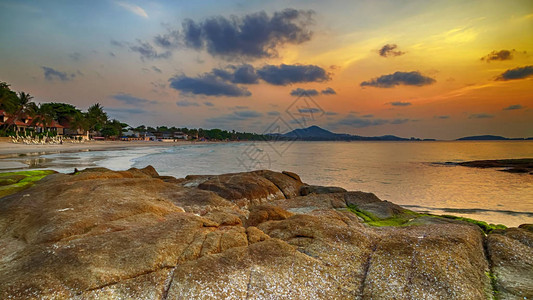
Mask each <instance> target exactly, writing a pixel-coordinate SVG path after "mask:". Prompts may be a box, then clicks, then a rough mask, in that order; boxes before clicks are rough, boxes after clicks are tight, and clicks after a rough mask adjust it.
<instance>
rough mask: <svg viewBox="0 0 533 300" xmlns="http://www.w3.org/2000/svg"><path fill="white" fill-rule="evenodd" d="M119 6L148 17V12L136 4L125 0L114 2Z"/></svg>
mask: <svg viewBox="0 0 533 300" xmlns="http://www.w3.org/2000/svg"><path fill="white" fill-rule="evenodd" d="M116 3H117V4H118V5H119V6H120V7H122V8H125V9H126V10H128V11H130V12H132V13H134V14H136V15H138V16H141V17H143V18H146V19H148V14H147V13H146V11H145V10H144V9H142V8H141V7H140V6H137V5H135V4H131V3H126V2H116Z"/></svg>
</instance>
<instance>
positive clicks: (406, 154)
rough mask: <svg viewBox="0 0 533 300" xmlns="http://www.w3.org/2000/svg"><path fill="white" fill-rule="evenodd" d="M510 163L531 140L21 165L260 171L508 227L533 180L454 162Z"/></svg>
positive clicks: (275, 146) (280, 148)
mask: <svg viewBox="0 0 533 300" xmlns="http://www.w3.org/2000/svg"><path fill="white" fill-rule="evenodd" d="M511 158H533V141H427V142H378V141H376V142H359V141H357V142H340V141H339V142H304V141H278V142H229V143H210V144H207V143H203V144H202V143H198V144H191V145H183V144H180V145H178V146H169V147H139V148H125V149H121V150H109V151H107V150H106V151H85V152H74V153H56V154H48V155H41V156H39V157H35V158H25V161H21V162H22V163H25V164H29V165H31V167H32V168H38V169H54V170H57V171H60V172H72V171H73V170H74V168H78V169H83V168H85V167H90V166H102V167H107V168H110V169H113V170H125V169H128V168H130V167H136V168H143V167H146V166H148V165H152V166H153V167H155V169H156V170H157V171H158V172H159V174H160V175H170V176H174V177H177V178H181V177H185V176H186V175H190V174H223V173H232V172H244V171H250V170H257V169H270V170H275V171H291V172H295V173H297V174H299V175H300V177H301V178H302V181H304V182H306V183H308V184H313V185H325V186H340V187H343V188H345V189H347V190H352V191H365V192H371V193H374V194H376V195H377V196H378V197H379V198H380V199H382V200H388V201H391V202H393V203H396V204H399V205H402V206H404V207H405V208H408V209H411V210H415V211H419V212H428V213H433V214H439V215H440V214H448V215H456V216H463V217H468V218H473V219H477V220H482V221H486V222H488V223H494V224H504V225H506V226H518V225H519V224H524V223H533V175H530V174H513V173H507V172H501V171H499V170H496V169H478V168H469V167H463V166H458V165H455V164H454V163H457V162H462V161H471V160H487V159H511ZM0 163H1V162H0Z"/></svg>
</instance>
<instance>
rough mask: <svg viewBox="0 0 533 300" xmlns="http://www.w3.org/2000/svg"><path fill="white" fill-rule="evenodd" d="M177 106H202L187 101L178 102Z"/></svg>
mask: <svg viewBox="0 0 533 300" xmlns="http://www.w3.org/2000/svg"><path fill="white" fill-rule="evenodd" d="M176 105H177V106H181V107H189V106H200V104H198V103H196V102H192V101H187V100H182V101H177V102H176Z"/></svg>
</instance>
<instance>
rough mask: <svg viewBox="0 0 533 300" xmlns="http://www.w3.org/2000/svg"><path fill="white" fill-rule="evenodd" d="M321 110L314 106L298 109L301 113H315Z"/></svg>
mask: <svg viewBox="0 0 533 300" xmlns="http://www.w3.org/2000/svg"><path fill="white" fill-rule="evenodd" d="M321 111H322V110H321V109H319V108H316V107H311V108H300V109H298V112H299V113H301V114H317V113H319V112H321Z"/></svg>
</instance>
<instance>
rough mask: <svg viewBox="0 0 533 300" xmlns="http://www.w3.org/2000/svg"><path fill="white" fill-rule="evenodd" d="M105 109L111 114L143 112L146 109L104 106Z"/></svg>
mask: <svg viewBox="0 0 533 300" xmlns="http://www.w3.org/2000/svg"><path fill="white" fill-rule="evenodd" d="M105 110H106V111H107V112H110V113H111V114H113V113H115V114H145V113H146V110H144V109H142V108H113V107H106V108H105Z"/></svg>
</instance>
